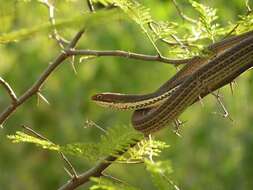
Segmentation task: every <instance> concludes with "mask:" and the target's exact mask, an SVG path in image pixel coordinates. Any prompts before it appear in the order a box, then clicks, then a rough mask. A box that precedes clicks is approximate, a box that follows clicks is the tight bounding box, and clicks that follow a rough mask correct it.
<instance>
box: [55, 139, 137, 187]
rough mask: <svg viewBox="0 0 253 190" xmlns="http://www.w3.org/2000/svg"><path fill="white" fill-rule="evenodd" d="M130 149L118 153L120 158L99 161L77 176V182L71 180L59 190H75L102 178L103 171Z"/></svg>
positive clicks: (110, 157) (107, 158)
mask: <svg viewBox="0 0 253 190" xmlns="http://www.w3.org/2000/svg"><path fill="white" fill-rule="evenodd" d="M137 143H138V141H136V142H135V143H133V144H131V145H130V147H133V146H135V145H136V144H137ZM127 150H128V149H124V150H122V151H119V152H118V153H117V155H118V156H108V157H106V158H105V159H104V160H102V161H99V162H98V163H97V164H96V165H95V166H94V167H92V168H91V169H89V170H88V171H86V172H84V173H83V174H81V175H79V176H77V178H76V179H75V180H73V179H72V180H70V181H68V182H67V183H66V184H64V185H63V186H61V187H60V188H59V189H58V190H73V189H76V188H77V187H79V186H80V185H82V184H84V183H86V182H88V181H89V178H90V177H100V176H103V171H104V170H105V169H106V168H108V167H109V166H110V165H111V164H112V163H113V162H114V161H115V160H117V158H118V157H119V156H121V155H123V154H124V153H125V152H127Z"/></svg>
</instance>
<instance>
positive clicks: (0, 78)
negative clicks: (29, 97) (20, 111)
mask: <svg viewBox="0 0 253 190" xmlns="http://www.w3.org/2000/svg"><path fill="white" fill-rule="evenodd" d="M0 83H1V85H2V86H3V87H4V88H5V90H6V91H7V93H8V94H9V96H10V98H11V100H12V104H16V102H17V96H16V94H15V92H14V91H13V90H12V88H11V86H10V85H9V84H8V83H7V82H6V81H5V80H4V79H3V78H2V77H0Z"/></svg>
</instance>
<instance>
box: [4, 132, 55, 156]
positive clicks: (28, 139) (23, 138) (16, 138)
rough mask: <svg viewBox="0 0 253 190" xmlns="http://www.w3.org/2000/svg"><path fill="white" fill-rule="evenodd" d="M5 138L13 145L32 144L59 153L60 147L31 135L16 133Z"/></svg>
mask: <svg viewBox="0 0 253 190" xmlns="http://www.w3.org/2000/svg"><path fill="white" fill-rule="evenodd" d="M7 138H9V139H10V140H12V142H13V143H24V142H25V143H32V144H36V145H37V146H39V147H41V148H43V149H48V150H54V151H59V150H60V146H59V145H56V144H54V143H52V142H50V141H47V140H43V139H40V138H37V137H33V136H31V135H28V134H26V133H23V132H20V131H17V132H16V134H15V135H8V136H7Z"/></svg>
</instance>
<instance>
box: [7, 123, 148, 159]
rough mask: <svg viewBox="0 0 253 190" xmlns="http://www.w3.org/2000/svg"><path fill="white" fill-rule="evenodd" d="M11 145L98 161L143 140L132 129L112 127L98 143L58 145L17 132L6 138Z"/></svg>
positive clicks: (140, 135)
mask: <svg viewBox="0 0 253 190" xmlns="http://www.w3.org/2000/svg"><path fill="white" fill-rule="evenodd" d="M7 137H8V138H9V139H10V140H12V142H13V143H32V144H35V145H37V146H39V147H41V148H44V149H48V150H53V151H58V152H63V153H65V154H69V155H73V156H81V157H83V158H85V159H86V160H89V161H95V160H99V159H101V158H104V157H106V156H108V155H113V156H118V155H117V154H118V153H119V152H120V151H125V150H126V149H128V148H129V147H130V146H131V144H134V143H136V142H137V141H139V140H141V139H142V138H143V135H142V134H141V133H139V132H137V131H135V130H134V129H133V128H132V127H126V126H125V127H114V128H111V129H109V130H108V132H107V133H106V134H105V135H102V136H101V138H100V142H99V143H72V144H66V145H58V144H55V143H52V142H50V141H46V140H42V139H40V138H37V137H34V136H31V135H28V134H26V133H23V132H20V131H17V132H16V134H15V135H9V136H7Z"/></svg>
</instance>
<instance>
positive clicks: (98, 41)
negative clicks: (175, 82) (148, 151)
mask: <svg viewBox="0 0 253 190" xmlns="http://www.w3.org/2000/svg"><path fill="white" fill-rule="evenodd" d="M142 2H143V4H144V5H146V6H147V7H150V8H151V13H152V16H153V17H154V18H155V19H156V20H169V21H175V22H182V20H181V18H180V17H179V16H178V14H177V12H176V10H175V8H174V7H173V4H172V3H171V1H169V0H159V1H158V0H145V1H142ZM200 2H201V3H204V4H206V5H209V6H212V7H215V8H217V11H218V13H217V14H218V16H219V22H220V23H222V24H227V23H229V22H233V21H235V20H237V19H238V15H239V14H244V13H245V4H244V1H243V0H231V1H229V2H228V1H227V0H213V1H200ZM55 3H56V4H55V6H56V19H59V18H68V17H69V18H71V17H73V16H75V15H80V14H82V13H84V12H87V11H88V8H87V5H86V1H83V0H71V1H70V0H69V1H67V0H66V1H65V0H64V1H63V0H62V1H60V0H58V1H55ZM178 3H179V5H180V6H181V8H182V10H183V11H184V12H185V13H186V14H189V15H192V14H193V13H194V11H193V9H192V8H191V7H190V5H189V3H187V1H183V0H178ZM47 20H48V12H47V8H46V7H45V6H43V5H42V4H40V3H38V2H37V1H31V2H25V1H15V0H8V1H5V0H0V26H1V27H0V33H1V34H3V33H5V32H10V31H13V30H17V29H20V28H26V27H28V28H29V27H32V26H34V25H38V24H41V23H44V22H46V21H47ZM77 30H78V27H74V28H68V27H65V28H64V29H63V30H60V31H59V32H60V33H61V34H62V35H63V36H65V37H66V38H68V39H70V38H71V36H73V35H74V33H75V32H76V31H77ZM48 35H49V33H47V32H42V33H39V34H37V35H35V36H32V37H30V38H28V39H25V40H21V41H19V42H16V43H9V44H2V45H0V76H1V77H3V78H4V79H5V80H6V81H8V82H9V83H10V85H11V86H12V87H13V89H15V92H16V93H17V95H21V94H22V93H23V92H24V91H25V90H26V89H27V88H28V87H30V86H31V84H32V83H33V82H34V81H35V80H36V79H37V77H38V76H39V75H40V73H41V72H42V71H43V69H45V68H46V67H47V65H48V64H49V63H50V61H52V60H53V59H54V58H55V57H56V55H57V54H58V52H59V51H60V49H59V47H58V46H57V44H56V43H55V41H54V40H52V39H50V38H49V37H48ZM79 47H80V48H83V49H99V50H103V49H104V50H106V49H120V50H126V51H133V52H140V53H147V54H155V51H154V49H153V47H152V45H151V44H150V42H149V41H148V40H147V39H146V37H145V36H144V34H143V33H142V32H141V31H140V29H139V27H138V26H136V25H135V24H133V23H131V22H124V21H122V22H115V21H112V22H108V23H107V24H103V25H97V26H96V27H93V28H90V29H88V30H87V32H86V33H85V35H84V36H83V38H82V39H81V41H80V42H79ZM168 50H169V49H168V48H167V49H166V48H164V49H162V51H163V52H165V53H166V51H168ZM76 68H77V74H75V73H74V72H73V69H72V67H71V63H70V62H69V61H66V62H65V63H64V64H62V65H61V66H60V68H58V69H57V70H56V72H54V73H53V74H52V75H51V77H50V78H49V79H48V80H47V82H46V83H45V85H44V87H43V89H42V93H43V94H44V95H45V97H46V98H47V99H48V100H49V102H50V105H47V104H45V103H44V102H40V103H39V105H37V99H36V97H33V98H32V99H30V100H29V101H28V102H26V103H25V104H24V105H23V106H21V107H20V108H19V109H18V110H17V112H16V113H15V114H14V115H12V116H11V117H10V118H9V120H8V121H7V122H6V124H5V127H4V129H1V130H0V139H1V140H0V189H3V190H5V189H8V190H9V189H10V190H16V189H19V190H22V189H24V190H27V189H33V190H37V189H56V188H57V187H59V186H60V185H62V184H64V183H65V182H66V181H67V180H68V179H69V178H68V176H67V174H66V173H65V171H64V169H63V162H62V161H61V159H60V158H59V156H58V155H57V154H56V153H54V152H48V151H45V150H41V149H39V148H37V147H36V146H33V145H29V144H12V143H11V142H10V140H8V139H7V138H6V135H8V134H13V133H15V131H17V130H21V128H20V125H22V124H25V125H28V126H30V127H32V128H33V129H35V130H37V131H39V132H40V133H41V134H43V135H44V136H46V137H47V138H49V139H51V140H52V141H53V142H56V143H59V144H65V143H72V142H89V141H96V140H97V139H98V138H99V136H100V135H101V134H102V132H101V131H100V130H98V129H96V128H88V129H87V128H84V125H85V121H86V119H89V120H92V121H95V122H96V123H97V124H99V125H100V126H102V127H104V128H109V127H111V126H115V125H117V126H119V127H120V126H121V125H128V124H129V123H130V122H129V121H130V119H129V118H130V116H131V112H118V111H113V110H108V109H104V108H101V107H98V106H97V105H95V104H94V103H92V102H91V101H90V96H91V95H93V94H94V93H97V92H106V91H108V92H121V93H148V92H151V91H153V90H155V89H157V88H158V87H159V86H160V85H161V84H162V83H163V82H165V81H166V80H168V78H169V77H171V76H172V75H173V73H175V72H176V69H175V68H174V67H173V66H171V65H166V64H162V63H158V62H143V61H136V60H129V59H124V58H112V57H110V58H109V57H100V58H97V59H93V60H89V61H86V62H82V63H78V59H77V60H76ZM237 84H238V85H237V86H236V88H235V92H234V95H232V94H231V92H230V88H229V86H228V87H225V88H223V90H222V92H223V95H224V103H225V104H226V105H227V108H228V110H229V113H230V115H231V117H232V119H233V122H231V121H230V120H228V119H224V118H222V117H221V116H219V115H217V114H213V112H217V111H219V110H218V107H217V102H216V100H215V98H214V97H211V96H208V97H207V98H205V99H204V107H203V106H201V105H200V104H199V103H196V104H195V105H194V106H192V107H190V108H189V109H188V110H187V111H186V112H185V113H184V114H183V115H182V116H181V120H183V121H187V122H186V124H185V125H184V127H183V129H182V131H181V134H182V138H180V137H178V136H176V135H175V134H174V133H172V132H171V130H170V129H168V128H167V129H164V130H162V131H161V132H159V133H158V134H157V138H158V139H160V140H163V141H166V142H167V143H168V144H169V145H171V147H170V148H169V149H167V150H165V151H164V152H163V153H162V157H163V158H165V159H169V160H171V162H172V166H173V170H174V172H173V173H172V175H171V179H172V180H173V181H174V182H175V183H176V184H177V185H178V186H179V187H180V189H182V190H202V189H206V190H225V189H230V190H233V189H244V190H251V189H253V133H252V123H253V93H252V89H253V74H252V72H246V73H244V74H243V76H241V77H240V78H239V79H238V80H237ZM8 102H9V97H8V96H7V95H6V92H5V91H4V90H3V88H0V109H1V110H3V109H4V108H5V107H6V105H7V104H8ZM70 160H71V161H72V163H73V165H74V166H75V167H76V168H77V171H78V172H83V171H85V170H87V169H88V168H89V167H91V166H92V165H93V164H94V163H87V162H86V161H85V160H83V159H82V158H76V157H70ZM107 172H108V173H110V174H111V175H113V176H116V177H117V178H119V179H121V180H123V181H126V182H127V183H129V184H132V185H136V186H138V187H140V188H141V189H145V190H151V189H155V187H153V186H152V185H151V183H150V177H149V176H148V174H147V172H146V171H145V168H144V167H143V166H142V165H120V164H114V165H113V166H112V167H110V169H109V170H107ZM88 186H89V184H87V185H85V186H82V187H81V188H80V189H88Z"/></svg>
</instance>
